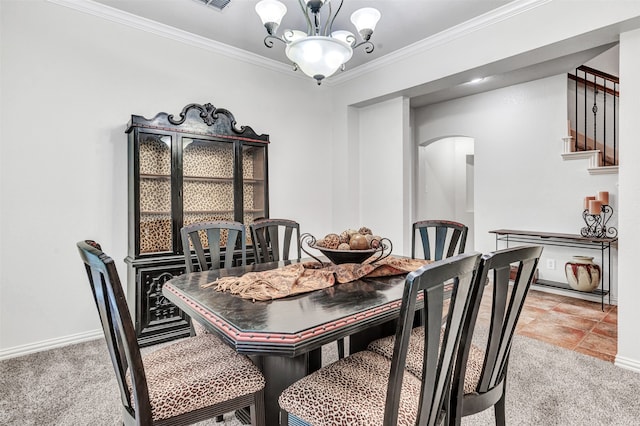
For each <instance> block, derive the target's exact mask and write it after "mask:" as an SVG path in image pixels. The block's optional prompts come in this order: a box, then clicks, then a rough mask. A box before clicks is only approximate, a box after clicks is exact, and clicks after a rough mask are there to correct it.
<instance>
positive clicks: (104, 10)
mask: <svg viewBox="0 0 640 426" xmlns="http://www.w3.org/2000/svg"><path fill="white" fill-rule="evenodd" d="M47 1H48V2H49V3H53V4H57V5H60V6H65V7H68V8H70V9H74V10H77V11H79V12H83V13H87V14H89V15H93V16H97V17H99V18H102V19H106V20H109V21H112V22H116V23H118V24H122V25H126V26H128V27H131V28H135V29H138V30H141V31H145V32H148V33H152V34H155V35H159V36H161V37H165V38H168V39H171V40H175V41H178V42H181V43H185V44H188V45H190V46H194V47H197V48H200V49H204V50H208V51H210V52H215V53H218V54H221V55H224V56H227V57H229V58H233V59H237V60H240V61H243V62H246V63H250V64H253V65H258V66H261V67H263V68H266V69H269V70H272V71H278V72H283V73H285V72H286V73H287V74H288V75H291V76H298V77H300V78H303V77H302V76H300V75H298V73H294V72H291V71H292V67H291V65H286V64H283V63H282V62H279V61H275V60H273V59H268V58H265V57H264V56H260V55H257V54H255V53H251V52H247V51H246V50H242V49H238V48H236V47H233V46H229V45H228V44H224V43H220V42H217V41H215V40H211V39H208V38H206V37H201V36H198V35H196V34H193V33H190V32H188V31H184V30H180V29H178V28H175V27H172V26H170V25H166V24H162V23H159V22H156V21H153V20H151V19H147V18H143V17H140V16H137V15H134V14H132V13H128V12H124V11H122V10H119V9H115V8H113V7H111V6H107V5H104V4H101V3H97V2H95V1H92V0H47Z"/></svg>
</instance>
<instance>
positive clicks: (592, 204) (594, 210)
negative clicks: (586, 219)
mask: <svg viewBox="0 0 640 426" xmlns="http://www.w3.org/2000/svg"><path fill="white" fill-rule="evenodd" d="M601 210H602V202H601V201H600V200H589V214H600V211H601Z"/></svg>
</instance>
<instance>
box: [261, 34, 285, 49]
mask: <svg viewBox="0 0 640 426" xmlns="http://www.w3.org/2000/svg"><path fill="white" fill-rule="evenodd" d="M273 40H278V41H281V42H283V43H284V44H287V42H286V41H284V40H283V39H281V38H280V37H276V36H273V35H268V36H266V37H265V38H264V45H265V46H267V47H268V48H269V49H271V48H272V47H273Z"/></svg>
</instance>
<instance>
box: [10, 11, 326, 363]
mask: <svg viewBox="0 0 640 426" xmlns="http://www.w3.org/2000/svg"><path fill="white" fill-rule="evenodd" d="M0 7H1V10H2V15H1V16H2V21H1V25H0V35H1V37H2V45H1V48H0V49H1V50H0V52H1V56H0V60H1V63H2V79H1V87H0V89H1V91H2V97H1V100H0V107H1V109H2V116H1V117H2V118H1V120H2V121H1V123H0V124H1V132H2V133H1V144H0V161H1V164H0V179H1V187H0V194H1V196H0V199H1V200H2V221H1V222H0V233H1V235H2V239H1V241H0V253H1V254H2V255H1V259H2V266H3V268H2V270H1V271H0V357H2V356H4V355H10V354H11V353H14V352H24V351H28V350H31V349H38V348H40V347H47V346H50V345H55V344H57V343H64V342H66V341H73V340H77V339H81V338H83V337H91V336H94V335H96V334H95V333H96V332H97V330H98V329H99V322H98V317H97V315H96V311H95V305H94V303H93V301H92V299H91V295H90V291H89V287H88V283H87V279H86V275H85V272H84V269H83V267H82V266H81V262H80V258H79V256H78V254H77V249H76V247H75V243H76V242H77V241H79V240H82V239H86V238H92V239H95V240H97V241H99V242H100V243H101V244H102V245H103V248H104V250H105V251H106V252H107V253H108V254H110V255H111V256H112V257H113V258H114V259H115V261H116V263H117V265H118V269H119V272H120V276H121V279H122V280H123V281H124V280H125V279H126V268H125V264H124V262H123V259H124V258H125V256H126V254H127V253H126V250H127V241H126V238H127V237H126V236H127V155H126V145H127V143H126V135H125V134H124V130H125V126H126V123H127V121H128V120H129V118H130V116H131V114H138V115H144V116H146V117H149V118H150V117H152V116H153V115H155V114H156V113H158V112H160V111H165V112H171V113H174V114H177V113H179V112H180V110H181V109H182V107H183V106H185V105H187V104H189V103H192V102H196V103H206V102H211V103H213V104H214V105H215V106H217V107H222V108H227V109H229V110H230V111H232V113H233V114H234V116H235V118H236V120H237V122H238V125H239V126H240V125H250V126H251V127H252V128H253V129H254V130H255V131H256V132H258V133H268V134H269V135H270V138H271V145H270V147H269V159H270V163H269V175H270V176H269V177H270V182H269V183H270V191H271V192H270V207H271V216H272V217H288V218H292V219H296V220H298V221H300V222H301V228H302V230H303V232H305V231H306V232H312V233H319V232H321V231H322V230H324V229H328V228H330V226H331V223H330V221H331V204H332V202H331V193H330V191H329V190H327V191H323V186H322V184H321V182H322V180H323V179H324V177H325V176H327V175H330V174H331V167H332V166H331V164H332V161H331V158H332V149H331V143H330V140H331V134H330V129H326V130H325V127H324V126H317V127H315V128H313V131H311V127H310V119H309V117H314V116H317V117H323V116H327V115H328V103H327V96H326V93H327V90H326V89H325V88H324V87H321V88H318V87H317V86H316V85H315V84H314V83H313V81H310V80H307V79H299V78H292V77H290V76H289V75H287V74H285V73H281V72H276V71H272V70H270V69H266V68H263V67H261V66H257V65H250V64H249V63H248V62H247V61H246V60H237V59H233V58H230V57H228V56H223V55H221V54H217V53H215V52H213V51H209V50H205V49H200V48H197V47H193V46H190V45H187V44H184V43H181V42H177V41H174V40H171V39H168V38H164V37H161V36H157V35H153V34H151V33H147V32H143V31H140V30H137V29H134V28H130V27H127V26H124V25H121V24H118V23H114V22H110V21H106V20H103V19H101V18H98V17H95V16H92V15H88V14H85V13H82V12H78V11H75V10H72V9H68V8H66V7H63V6H59V5H56V4H53V3H48V2H45V1H43V0H32V1H27V2H25V1H2V3H1V6H0ZM274 88H277V90H278V94H277V95H275V94H274ZM309 97H313V99H314V101H313V102H304V108H295V107H294V106H295V105H297V104H299V103H300V100H301V99H303V100H305V99H308V98H309ZM319 122H323V120H319ZM310 182H313V184H310ZM318 182H320V185H318Z"/></svg>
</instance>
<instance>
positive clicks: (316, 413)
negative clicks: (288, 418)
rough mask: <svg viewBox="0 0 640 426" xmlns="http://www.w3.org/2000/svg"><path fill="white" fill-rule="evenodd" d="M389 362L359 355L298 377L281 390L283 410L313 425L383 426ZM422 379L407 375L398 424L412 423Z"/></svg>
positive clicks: (365, 354)
mask: <svg viewBox="0 0 640 426" xmlns="http://www.w3.org/2000/svg"><path fill="white" fill-rule="evenodd" d="M390 367H391V361H390V360H389V359H387V358H385V357H384V356H382V355H380V354H376V353H373V352H369V351H363V352H357V353H355V354H353V355H351V356H348V357H347V358H343V359H341V360H339V361H337V362H334V363H333V364H330V365H328V366H325V367H323V368H321V369H320V370H318V371H316V372H314V373H312V374H310V375H308V376H306V377H304V378H302V379H300V380H299V381H297V382H295V383H294V384H292V385H291V386H289V387H288V388H287V389H285V390H284V392H282V394H281V395H280V398H279V400H278V402H279V403H280V407H281V408H282V409H284V410H285V411H287V412H288V413H290V414H292V415H293V416H295V417H297V418H298V419H301V420H302V421H303V422H306V423H308V424H312V425H314V426H336V425H345V426H347V425H348V426H365V425H366V426H369V425H381V424H382V423H383V419H384V405H385V400H386V395H387V383H388V381H389V369H390ZM419 395H420V380H418V379H417V378H416V377H415V376H413V375H412V374H409V373H405V375H404V380H403V382H402V392H401V397H400V407H399V411H398V425H414V424H415V420H416V416H417V412H418V399H419Z"/></svg>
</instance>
